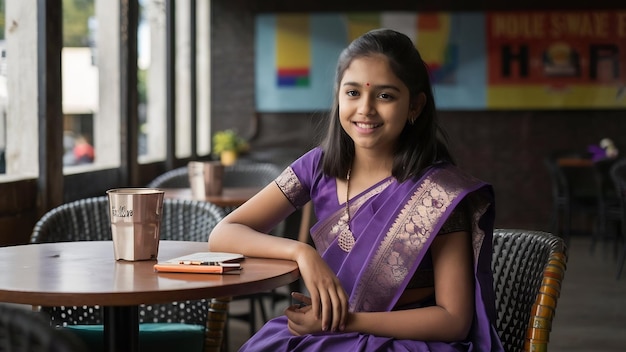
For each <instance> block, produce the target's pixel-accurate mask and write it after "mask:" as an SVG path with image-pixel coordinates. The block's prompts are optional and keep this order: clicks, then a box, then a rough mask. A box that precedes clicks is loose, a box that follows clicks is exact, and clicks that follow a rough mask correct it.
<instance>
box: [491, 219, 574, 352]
mask: <svg viewBox="0 0 626 352" xmlns="http://www.w3.org/2000/svg"><path fill="white" fill-rule="evenodd" d="M566 262H567V253H566V245H565V242H564V240H563V238H561V237H559V236H555V235H552V234H550V233H547V232H541V231H531V230H516V229H495V230H494V234H493V256H492V262H491V268H492V271H493V280H494V282H493V287H494V293H495V301H496V314H497V316H496V324H495V325H496V326H495V327H496V330H497V332H498V334H499V336H500V339H501V341H502V344H503V346H504V350H505V351H527V352H530V351H547V350H548V342H549V337H550V331H551V330H552V320H553V318H554V315H555V312H556V306H557V300H558V298H559V295H560V292H561V284H562V281H563V277H564V274H565V269H566Z"/></svg>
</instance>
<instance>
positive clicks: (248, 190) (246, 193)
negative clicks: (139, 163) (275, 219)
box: [162, 187, 261, 207]
mask: <svg viewBox="0 0 626 352" xmlns="http://www.w3.org/2000/svg"><path fill="white" fill-rule="evenodd" d="M162 190H164V191H165V195H164V197H165V198H175V199H189V200H192V199H194V198H193V196H192V194H191V188H162ZM260 190H261V187H226V188H224V189H223V190H222V194H220V195H217V196H207V197H206V198H205V199H204V200H206V201H207V202H211V203H213V204H215V205H217V206H220V207H238V206H240V205H242V204H243V203H245V202H246V201H247V200H248V199H250V198H252V197H253V196H254V195H255V194H257V193H258V192H259V191H260Z"/></svg>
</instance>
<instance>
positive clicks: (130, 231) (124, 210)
mask: <svg viewBox="0 0 626 352" xmlns="http://www.w3.org/2000/svg"><path fill="white" fill-rule="evenodd" d="M106 193H107V195H108V197H109V215H110V219H111V231H112V232H113V248H114V251H115V259H116V260H129V261H135V260H149V259H156V258H157V255H158V252H159V239H160V230H161V218H162V212H163V195H164V191H162V190H159V189H156V188H117V189H111V190H108V191H107V192H106Z"/></svg>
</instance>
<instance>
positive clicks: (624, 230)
mask: <svg viewBox="0 0 626 352" xmlns="http://www.w3.org/2000/svg"><path fill="white" fill-rule="evenodd" d="M610 174H611V178H612V179H613V184H614V185H615V191H616V194H617V197H618V198H619V200H620V208H621V209H620V216H621V225H622V226H621V242H622V243H621V245H622V250H621V252H620V254H619V258H618V260H617V279H619V278H620V277H621V276H622V270H623V269H624V262H625V261H626V159H619V160H618V161H616V162H615V163H614V164H613V166H612V167H611V170H610ZM617 243H619V242H618V241H616V245H617Z"/></svg>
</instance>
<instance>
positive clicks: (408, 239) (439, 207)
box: [240, 148, 502, 352]
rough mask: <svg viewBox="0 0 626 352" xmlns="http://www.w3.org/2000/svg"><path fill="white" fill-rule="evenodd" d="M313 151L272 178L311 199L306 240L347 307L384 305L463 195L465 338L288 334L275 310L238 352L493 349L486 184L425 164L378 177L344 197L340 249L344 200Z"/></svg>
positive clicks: (299, 198) (292, 194) (496, 344)
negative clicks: (346, 241) (471, 298)
mask: <svg viewBox="0 0 626 352" xmlns="http://www.w3.org/2000/svg"><path fill="white" fill-rule="evenodd" d="M321 157H322V152H321V150H320V149H319V148H316V149H313V150H312V151H310V152H309V153H307V154H305V155H304V156H303V157H301V158H300V159H298V160H297V161H295V162H294V163H293V164H292V165H291V167H290V168H288V169H287V170H285V172H284V173H283V175H282V176H281V177H279V178H278V179H277V184H278V185H279V187H281V189H282V190H283V192H284V193H285V195H286V196H287V197H288V198H289V199H290V200H291V201H292V202H293V203H294V205H296V206H300V205H302V204H304V203H305V202H306V201H307V200H309V199H311V200H313V205H314V210H315V214H316V217H317V219H319V221H318V223H316V224H315V225H314V226H313V227H312V229H311V235H312V238H313V240H314V242H315V244H316V248H317V249H318V251H319V252H320V255H321V256H322V257H323V258H324V260H325V261H326V262H327V263H328V265H329V266H330V268H331V269H333V270H334V271H335V273H336V274H337V277H338V278H339V280H340V281H341V283H342V285H343V287H344V289H345V290H346V292H347V293H348V295H349V297H350V311H352V312H367V311H391V310H392V309H393V307H394V306H395V304H396V303H397V300H398V298H399V297H400V295H401V294H402V292H403V291H404V289H405V287H406V285H407V283H408V282H409V280H410V279H411V277H412V276H413V274H414V273H415V271H416V270H417V268H418V266H419V264H420V262H421V260H422V258H423V257H424V255H425V253H426V252H427V250H428V248H429V246H430V244H431V243H432V241H433V239H434V238H435V236H436V234H437V233H438V232H439V229H440V228H441V226H442V225H443V223H444V222H445V220H446V219H447V217H448V216H449V215H450V213H451V212H452V210H453V209H454V208H455V207H456V205H457V204H458V203H459V202H460V201H461V200H462V199H464V198H466V199H468V203H469V204H470V208H471V210H472V211H473V212H474V211H475V214H474V216H473V222H474V230H473V234H472V241H473V244H474V254H475V260H474V264H475V268H474V269H475V270H474V272H475V274H476V276H475V277H476V280H475V283H476V285H475V286H476V294H475V297H476V299H475V307H476V313H475V317H474V323H473V326H472V332H471V334H470V338H468V340H467V341H463V342H457V343H443V342H423V341H414V340H397V339H392V338H388V337H380V336H373V335H366V334H360V333H320V334H313V335H305V336H292V335H291V333H290V332H289V330H288V329H287V319H286V317H284V316H281V317H278V318H276V319H273V320H271V321H269V322H268V323H267V324H265V325H264V326H263V328H261V330H260V331H259V332H258V333H257V334H255V335H254V336H253V337H252V338H251V339H250V340H249V341H248V342H246V344H245V345H244V346H243V347H242V348H241V350H240V351H342V352H344V351H481V352H482V351H501V350H502V347H501V343H500V341H499V338H498V335H497V333H496V331H495V329H494V328H493V326H492V323H491V322H493V321H495V308H494V305H495V303H494V302H495V301H494V296H493V279H492V273H491V253H492V245H491V243H492V242H491V236H492V230H493V215H494V214H493V197H492V191H491V187H490V186H489V185H487V184H484V183H483V182H481V181H479V180H477V179H474V178H472V177H471V176H469V175H467V174H464V173H462V172H461V171H460V170H458V169H457V168H455V167H453V166H451V165H440V166H437V167H432V168H430V169H429V170H428V171H427V172H426V173H425V174H424V175H422V176H421V177H420V178H419V179H417V178H416V179H414V180H408V181H406V182H403V183H398V182H396V181H395V179H394V178H391V177H390V178H388V179H385V180H382V181H381V182H379V183H378V184H376V185H374V186H372V187H371V188H370V189H368V190H366V191H364V192H363V193H362V194H360V195H358V196H356V197H354V198H352V199H350V203H349V204H350V213H351V214H352V217H351V222H350V228H351V229H352V232H353V234H354V237H355V239H356V242H355V244H354V246H353V247H352V248H351V249H350V250H349V251H346V250H344V249H342V248H341V247H340V246H339V245H338V243H337V242H338V241H337V237H338V231H340V229H341V228H342V221H345V220H347V216H346V213H345V204H343V203H342V202H343V201H344V200H343V199H340V198H338V196H337V188H336V181H335V179H334V178H331V177H327V176H325V175H323V174H322V171H321V167H320V160H321ZM294 175H295V177H294ZM285 180H289V182H287V181H285ZM294 180H296V181H295V182H294Z"/></svg>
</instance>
